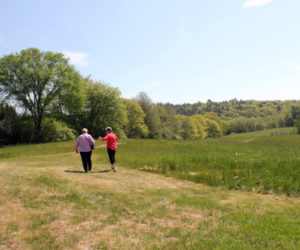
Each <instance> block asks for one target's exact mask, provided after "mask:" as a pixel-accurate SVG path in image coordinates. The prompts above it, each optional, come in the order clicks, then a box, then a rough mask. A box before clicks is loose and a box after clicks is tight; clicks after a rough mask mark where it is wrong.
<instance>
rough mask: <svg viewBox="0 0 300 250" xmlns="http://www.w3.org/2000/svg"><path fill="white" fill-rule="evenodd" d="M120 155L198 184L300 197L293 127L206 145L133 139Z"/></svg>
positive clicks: (125, 161)
mask: <svg viewBox="0 0 300 250" xmlns="http://www.w3.org/2000/svg"><path fill="white" fill-rule="evenodd" d="M118 155H119V156H118V160H119V162H120V164H121V165H123V166H127V167H130V168H137V169H144V170H146V171H151V172H156V173H163V174H165V175H167V176H174V177H177V178H180V179H188V180H191V181H194V182H198V183H207V184H209V185H213V186H220V185H224V186H227V187H229V188H230V189H241V190H247V191H256V192H263V193H273V192H275V193H286V194H288V195H298V194H300V135H296V134H294V133H293V130H292V129H275V130H266V131H261V132H255V133H246V134H235V135H230V136H227V137H222V138H219V139H209V140H203V141H166V140H165V141H162V140H129V141H127V142H126V143H125V144H124V145H121V146H120V150H119V152H118Z"/></svg>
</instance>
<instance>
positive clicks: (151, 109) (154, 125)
mask: <svg viewBox="0 0 300 250" xmlns="http://www.w3.org/2000/svg"><path fill="white" fill-rule="evenodd" d="M134 100H135V101H136V102H138V103H139V104H140V105H141V107H142V109H143V111H144V113H145V115H146V117H145V122H146V125H147V126H148V128H149V131H150V134H149V135H150V137H152V138H161V136H162V131H161V121H160V118H159V110H158V108H157V106H156V105H154V104H153V102H152V100H151V99H150V98H149V97H148V95H147V94H146V93H144V92H141V93H139V94H138V96H137V97H136V98H134Z"/></svg>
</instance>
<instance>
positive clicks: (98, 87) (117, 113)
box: [82, 80, 126, 136]
mask: <svg viewBox="0 0 300 250" xmlns="http://www.w3.org/2000/svg"><path fill="white" fill-rule="evenodd" d="M120 95H121V93H120V91H119V89H117V88H112V87H109V86H108V85H106V84H104V83H102V82H94V81H92V80H90V81H89V82H88V83H87V104H86V106H85V111H84V114H83V115H84V119H83V120H82V127H87V128H88V129H89V131H90V133H91V134H92V135H93V136H100V135H102V136H103V135H105V127H107V126H110V127H112V128H113V130H114V131H115V132H116V133H118V135H119V136H122V135H124V134H122V133H123V130H122V128H123V127H124V123H125V120H126V114H125V107H124V105H123V103H122V99H121V98H120Z"/></svg>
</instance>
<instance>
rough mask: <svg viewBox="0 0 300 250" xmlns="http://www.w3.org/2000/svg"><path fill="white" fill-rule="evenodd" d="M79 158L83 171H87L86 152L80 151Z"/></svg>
mask: <svg viewBox="0 0 300 250" xmlns="http://www.w3.org/2000/svg"><path fill="white" fill-rule="evenodd" d="M80 156H81V160H82V165H83V168H84V172H86V173H87V172H88V167H87V155H86V152H80Z"/></svg>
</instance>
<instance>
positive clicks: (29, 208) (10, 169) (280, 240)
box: [0, 139, 300, 249]
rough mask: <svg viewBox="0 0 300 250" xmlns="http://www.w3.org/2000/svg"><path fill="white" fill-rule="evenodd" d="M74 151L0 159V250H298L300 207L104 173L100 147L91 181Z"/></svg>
mask: <svg viewBox="0 0 300 250" xmlns="http://www.w3.org/2000/svg"><path fill="white" fill-rule="evenodd" d="M234 141H235V143H237V139H234ZM124 146H125V144H124ZM72 150H73V145H72V143H56V144H44V145H32V146H19V147H7V148H3V149H1V151H0V154H1V153H2V156H5V157H6V156H7V155H8V154H7V153H8V152H10V155H9V156H10V158H7V157H6V158H5V160H4V159H2V160H1V162H0V173H1V174H0V249H6V248H16V249H28V248H32V249H105V248H108V249H120V248H121V249H155V248H166V249H174V248H181V249H183V248H188V249H201V248H215V249H242V248H246V249H258V248H269V249H270V248H272V249H273V248H280V249H299V248H300V227H299V224H300V214H299V211H300V199H299V198H295V197H294V198H290V197H287V196H284V195H273V194H269V195H263V194H257V193H248V192H241V191H232V190H227V189H224V188H221V187H208V186H205V185H202V184H195V183H193V182H188V181H182V180H178V179H174V178H172V177H164V176H162V175H157V174H152V173H147V172H142V171H136V170H131V169H128V168H121V167H118V172H117V173H111V172H104V171H103V170H105V169H107V165H102V163H100V162H101V161H102V160H106V161H107V159H106V155H105V150H104V149H103V148H99V147H98V148H97V150H96V152H95V153H94V157H93V159H94V172H93V173H91V174H87V175H86V174H83V173H77V172H76V171H78V170H81V164H80V159H79V156H78V155H75V154H74V153H72V152H71V151H72ZM120 150H122V147H120ZM58 152H60V153H58ZM104 157H105V158H104ZM103 158H104V159H103ZM66 170H67V171H74V172H66Z"/></svg>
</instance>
